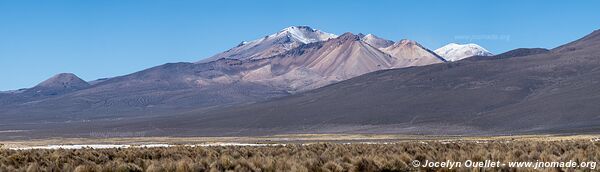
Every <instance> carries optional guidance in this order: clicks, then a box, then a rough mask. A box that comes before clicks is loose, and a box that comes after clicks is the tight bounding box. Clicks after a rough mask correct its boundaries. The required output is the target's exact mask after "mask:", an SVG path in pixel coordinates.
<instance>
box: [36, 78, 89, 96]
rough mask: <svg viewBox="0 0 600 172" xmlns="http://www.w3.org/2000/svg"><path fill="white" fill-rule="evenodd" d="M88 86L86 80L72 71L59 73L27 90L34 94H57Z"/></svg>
mask: <svg viewBox="0 0 600 172" xmlns="http://www.w3.org/2000/svg"><path fill="white" fill-rule="evenodd" d="M88 86H90V84H88V83H87V82H85V81H84V80H82V79H81V78H79V77H77V75H75V74H72V73H60V74H57V75H54V76H52V77H51V78H49V79H47V80H45V81H43V82H41V83H39V84H38V85H36V86H35V87H33V88H31V89H29V90H27V92H29V93H33V94H36V95H57V94H62V93H67V92H71V91H76V90H80V89H83V88H86V87H88Z"/></svg>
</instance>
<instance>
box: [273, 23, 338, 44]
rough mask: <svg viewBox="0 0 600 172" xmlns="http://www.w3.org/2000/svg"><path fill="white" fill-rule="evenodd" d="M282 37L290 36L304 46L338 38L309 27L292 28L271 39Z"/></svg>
mask: <svg viewBox="0 0 600 172" xmlns="http://www.w3.org/2000/svg"><path fill="white" fill-rule="evenodd" d="M281 35H285V36H290V37H291V38H293V39H295V40H297V41H300V42H302V43H304V44H308V43H313V42H319V41H326V40H328V39H332V38H336V37H337V35H335V34H331V33H326V32H322V31H320V30H316V29H313V28H311V27H308V26H290V27H287V28H285V29H282V30H281V31H279V32H278V33H276V34H273V35H270V36H269V37H277V36H281Z"/></svg>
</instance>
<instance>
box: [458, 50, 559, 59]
mask: <svg viewBox="0 0 600 172" xmlns="http://www.w3.org/2000/svg"><path fill="white" fill-rule="evenodd" d="M548 52H550V50H548V49H544V48H517V49H514V50H510V51H507V52H505V53H502V54H498V55H493V56H473V57H469V58H467V59H465V60H497V59H507V58H513V57H523V56H530V55H536V54H542V53H548Z"/></svg>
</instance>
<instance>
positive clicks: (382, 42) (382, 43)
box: [359, 34, 394, 48]
mask: <svg viewBox="0 0 600 172" xmlns="http://www.w3.org/2000/svg"><path fill="white" fill-rule="evenodd" d="M359 36H360V37H361V40H362V41H364V42H366V43H367V44H369V45H371V46H373V47H375V48H385V47H389V46H390V45H392V44H394V41H390V40H387V39H383V38H380V37H377V36H375V35H373V34H367V35H363V34H359Z"/></svg>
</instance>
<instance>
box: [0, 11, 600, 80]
mask: <svg viewBox="0 0 600 172" xmlns="http://www.w3.org/2000/svg"><path fill="white" fill-rule="evenodd" d="M598 8H600V1H566V0H564V1H523V0H514V1H488V0H481V1H467V0H464V1H460V0H459V1H416V0H415V1H395V0H390V1H375V0H370V1H366V0H365V1H333V0H329V1H322V0H321V1H317V0H315V1H291V0H290V1H288V0H273V1H266V0H265V1H241V0H240V1H225V0H215V1H200V0H196V1H183V0H177V1H171V0H165V1H153V0H144V1H141V0H135V1H134V0H97V1H80V0H73V1H61V0H53V1H42V0H39V1H29V0H1V1H0V90H10V89H18V88H25V87H32V86H34V85H35V84H37V83H38V82H40V81H42V80H44V79H46V78H48V77H51V76H52V75H54V74H56V73H61V72H70V73H75V74H77V75H78V76H80V77H82V78H83V79H85V80H94V79H97V78H103V77H112V76H119V75H125V74H129V73H132V72H136V71H139V70H142V69H145V68H148V67H152V66H156V65H160V64H164V63H168V62H181V61H184V62H192V61H198V60H200V59H202V58H205V57H208V56H211V55H213V54H215V53H218V52H221V51H225V50H227V49H229V48H231V47H233V46H235V45H237V44H238V43H239V42H241V41H243V40H252V39H256V38H259V37H262V36H264V35H268V34H271V33H274V32H277V31H279V30H280V29H282V28H285V27H287V26H291V25H309V26H312V27H313V28H317V29H321V30H323V31H326V32H331V33H335V34H342V33H344V32H353V33H373V34H376V35H378V36H380V37H384V38H388V39H391V40H400V39H404V38H407V39H412V40H416V41H418V42H420V43H421V44H423V45H424V46H426V47H428V48H430V49H436V48H438V47H440V46H443V45H445V44H447V43H450V42H457V43H467V42H474V43H477V44H480V45H482V46H483V47H485V48H487V49H488V50H490V51H492V52H493V53H501V52H504V51H507V50H510V49H513V48H518V47H543V48H553V47H556V46H558V45H561V44H564V43H567V42H569V41H572V40H575V39H577V38H580V37H582V36H584V35H586V34H588V33H590V32H592V31H593V30H596V29H600V12H599V11H598ZM470 38H472V39H470Z"/></svg>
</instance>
